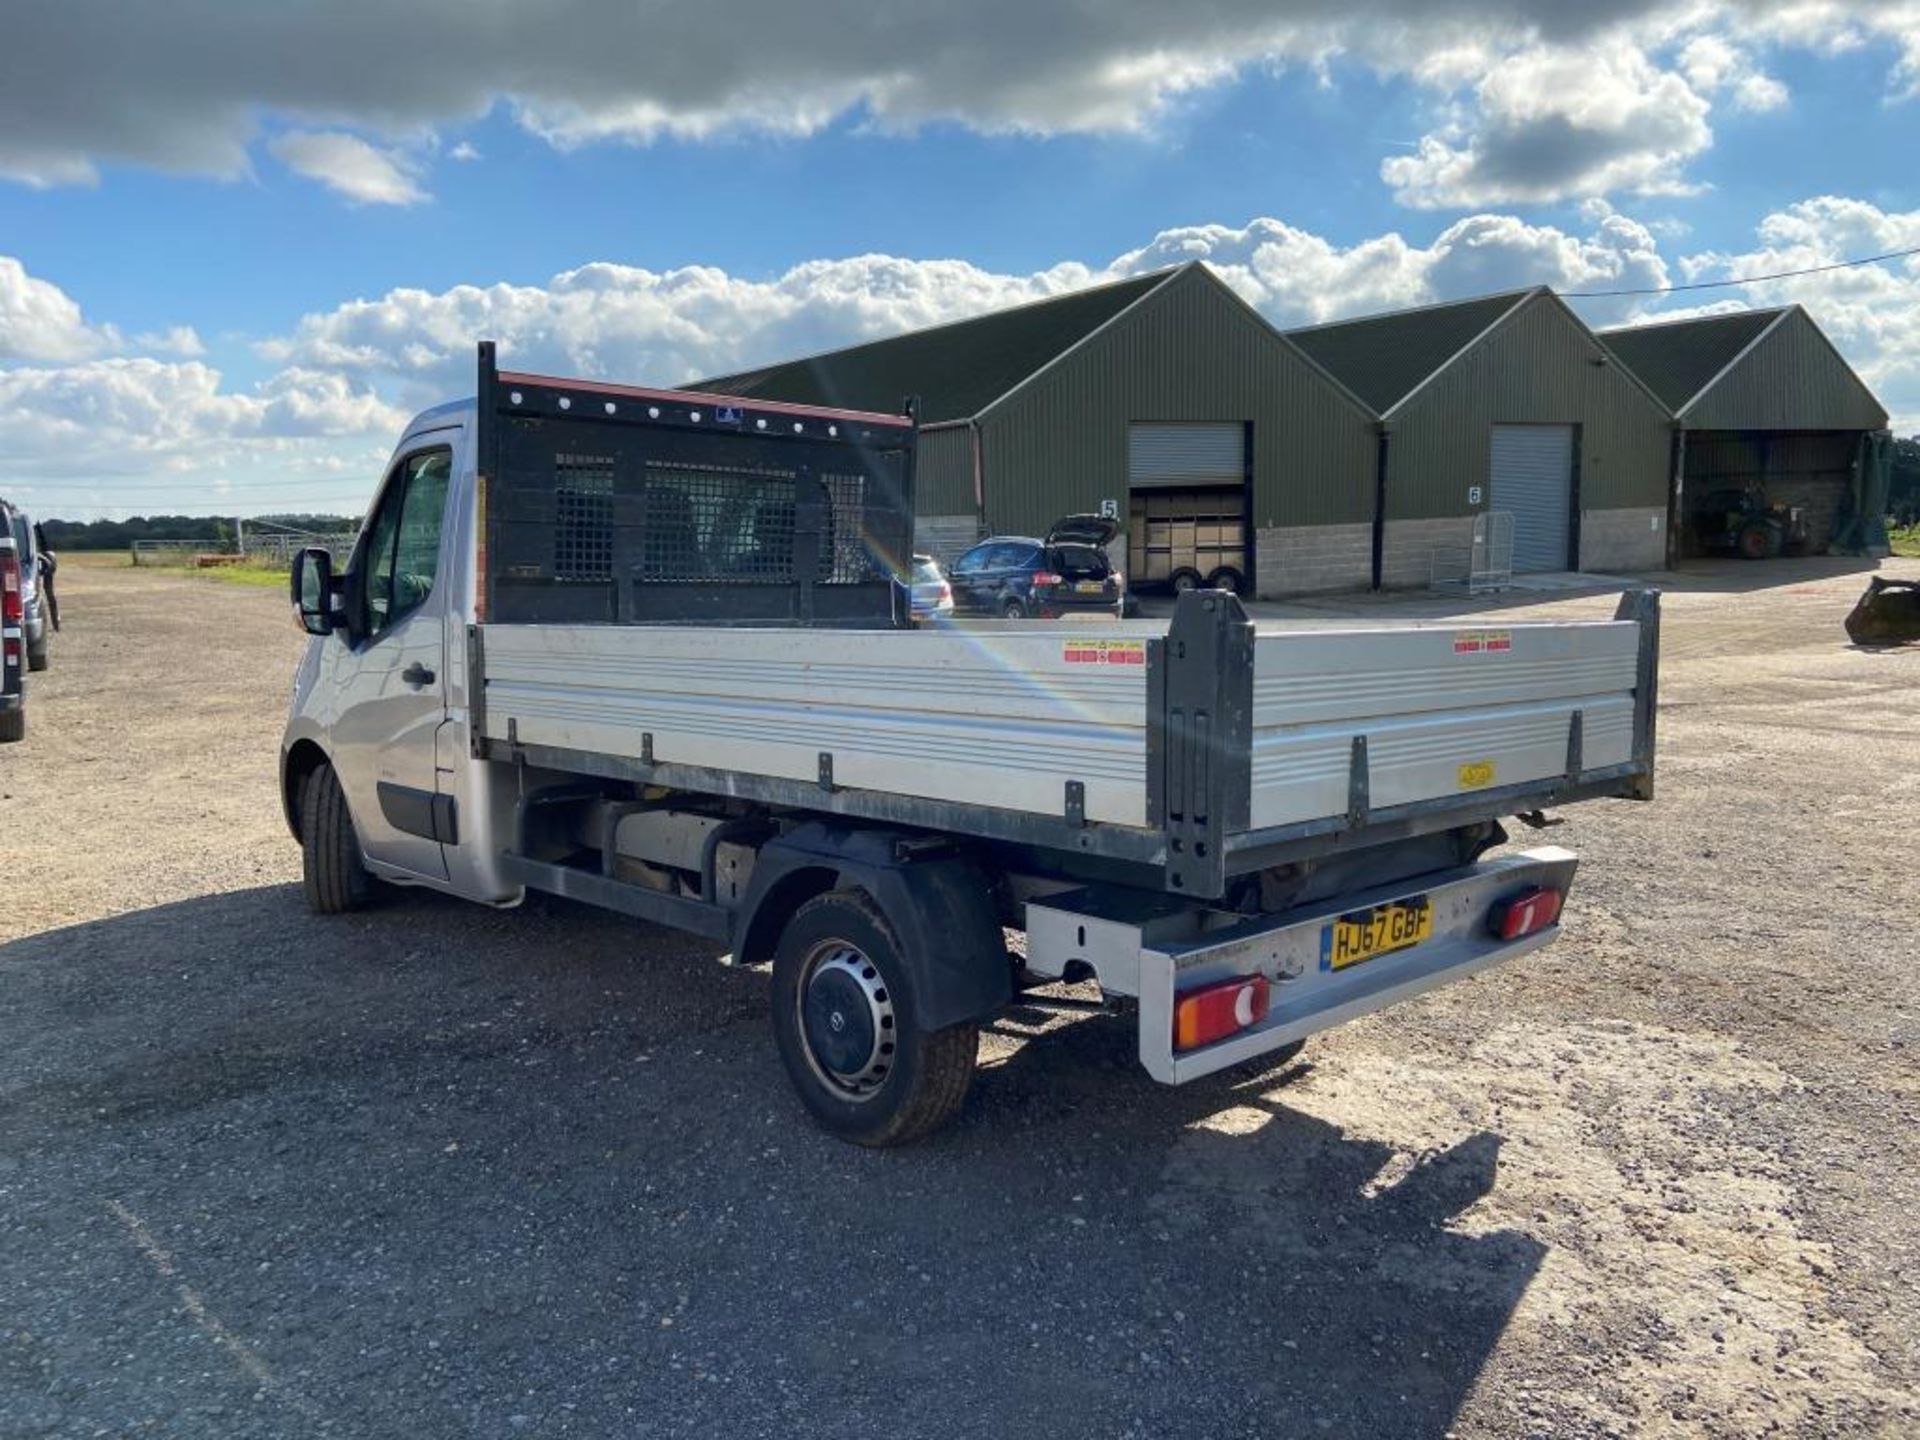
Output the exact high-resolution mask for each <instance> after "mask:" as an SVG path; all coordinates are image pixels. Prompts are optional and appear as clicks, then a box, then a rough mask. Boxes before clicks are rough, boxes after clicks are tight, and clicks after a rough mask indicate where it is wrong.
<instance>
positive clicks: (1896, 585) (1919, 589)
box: [1847, 575, 1920, 645]
mask: <svg viewBox="0 0 1920 1440" xmlns="http://www.w3.org/2000/svg"><path fill="white" fill-rule="evenodd" d="M1847 634H1848V635H1850V636H1852V637H1853V643H1854V644H1856V645H1902V644H1905V643H1907V642H1909V641H1913V640H1920V581H1916V580H1884V579H1882V578H1881V577H1880V576H1878V575H1876V576H1874V577H1873V579H1871V580H1869V581H1868V582H1867V593H1866V594H1864V595H1862V596H1861V597H1860V600H1859V603H1857V604H1856V605H1855V606H1854V607H1853V612H1852V613H1851V614H1850V615H1848V616H1847Z"/></svg>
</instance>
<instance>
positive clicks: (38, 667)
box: [27, 645, 47, 675]
mask: <svg viewBox="0 0 1920 1440" xmlns="http://www.w3.org/2000/svg"><path fill="white" fill-rule="evenodd" d="M46 668H47V647H46V646H45V645H42V646H41V647H40V648H39V649H38V650H36V649H34V648H33V647H31V646H29V647H28V648H27V669H29V670H31V671H33V673H34V674H36V675H38V674H39V673H40V672H41V671H42V670H44V669H46Z"/></svg>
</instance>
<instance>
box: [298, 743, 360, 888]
mask: <svg viewBox="0 0 1920 1440" xmlns="http://www.w3.org/2000/svg"><path fill="white" fill-rule="evenodd" d="M300 853H301V860H302V865H301V870H302V878H303V879H304V881H305V884H306V892H307V904H308V906H309V907H310V908H311V909H312V910H313V911H314V913H315V914H319V915H344V914H345V913H346V912H347V911H349V910H358V909H360V908H361V907H363V906H364V905H365V904H366V903H367V901H368V900H370V899H371V898H372V896H373V877H372V876H371V875H369V874H368V873H367V867H366V866H365V865H364V864H362V863H361V860H360V837H359V835H358V834H356V833H355V831H354V828H353V816H352V814H351V813H349V812H348V810H347V796H346V792H345V791H343V790H342V789H341V788H340V777H339V776H337V775H335V774H334V773H333V767H332V766H331V765H316V766H315V767H314V769H313V773H312V774H310V775H308V776H307V783H306V785H305V786H304V787H303V789H302V790H301V795H300Z"/></svg>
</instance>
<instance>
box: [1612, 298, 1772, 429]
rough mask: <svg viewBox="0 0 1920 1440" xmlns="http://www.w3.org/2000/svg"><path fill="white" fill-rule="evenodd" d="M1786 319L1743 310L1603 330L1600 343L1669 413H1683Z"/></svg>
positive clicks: (1765, 312) (1765, 311)
mask: <svg viewBox="0 0 1920 1440" xmlns="http://www.w3.org/2000/svg"><path fill="white" fill-rule="evenodd" d="M1779 316H1780V309H1779V308H1777V307H1776V308H1775V309H1772V310H1741V311H1736V312H1735V313H1733V314H1731V315H1703V316H1701V317H1699V318H1698V319H1693V320H1668V321H1665V322H1663V323H1661V324H1658V325H1625V326H1621V327H1620V328H1618V329H1614V330H1602V331H1600V332H1599V333H1600V343H1601V344H1602V345H1604V346H1606V347H1607V349H1609V350H1611V351H1612V352H1613V353H1614V354H1615V355H1617V356H1619V357H1620V363H1621V364H1623V365H1625V366H1626V367H1627V368H1628V369H1629V370H1631V371H1633V373H1634V374H1636V375H1638V376H1639V377H1640V378H1641V379H1642V380H1643V381H1645V382H1646V386H1647V388H1648V389H1649V390H1651V391H1653V393H1654V394H1656V395H1658V396H1659V397H1660V399H1661V401H1662V402H1663V403H1664V404H1665V405H1666V407H1667V408H1668V409H1669V410H1673V411H1676V412H1677V411H1678V410H1679V409H1680V407H1681V406H1682V405H1685V404H1686V403H1687V402H1688V401H1689V400H1691V399H1693V398H1694V396H1696V395H1698V394H1699V393H1700V392H1701V391H1702V390H1704V389H1706V388H1707V385H1708V384H1709V383H1710V382H1711V381H1712V380H1713V378H1714V377H1715V376H1716V375H1718V374H1719V373H1720V372H1721V371H1722V370H1724V369H1726V368H1727V366H1729V365H1731V364H1732V363H1733V359H1734V357H1735V356H1736V355H1738V354H1739V353H1740V352H1741V351H1742V350H1744V349H1746V348H1747V346H1749V345H1751V344H1752V343H1753V342H1754V341H1755V340H1757V339H1758V338H1759V337H1760V332H1761V331H1763V330H1765V329H1766V328H1767V327H1768V326H1769V325H1771V324H1772V323H1773V322H1774V321H1775V320H1776V319H1778V318H1779Z"/></svg>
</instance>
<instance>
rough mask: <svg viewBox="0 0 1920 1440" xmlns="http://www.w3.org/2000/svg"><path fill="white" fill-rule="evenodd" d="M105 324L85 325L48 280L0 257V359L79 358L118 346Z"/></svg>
mask: <svg viewBox="0 0 1920 1440" xmlns="http://www.w3.org/2000/svg"><path fill="white" fill-rule="evenodd" d="M120 343H121V341H120V335H119V333H118V332H117V331H116V330H114V328H113V327H112V326H111V325H106V326H101V325H90V324H88V323H87V321H86V319H85V317H84V316H82V315H81V313H80V306H79V305H78V303H76V302H75V301H74V300H73V298H72V297H71V296H69V295H68V294H67V292H66V291H64V290H62V289H61V288H60V287H59V286H58V285H55V284H54V283H53V282H52V281H51V280H42V279H40V278H39V277H37V276H34V275H29V274H28V273H27V267H26V266H24V265H22V264H21V263H20V262H19V261H18V260H16V259H14V258H13V257H12V256H10V255H0V360H79V359H84V358H85V357H87V356H89V355H99V354H103V353H105V352H106V351H109V350H117V349H119V348H120Z"/></svg>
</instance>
